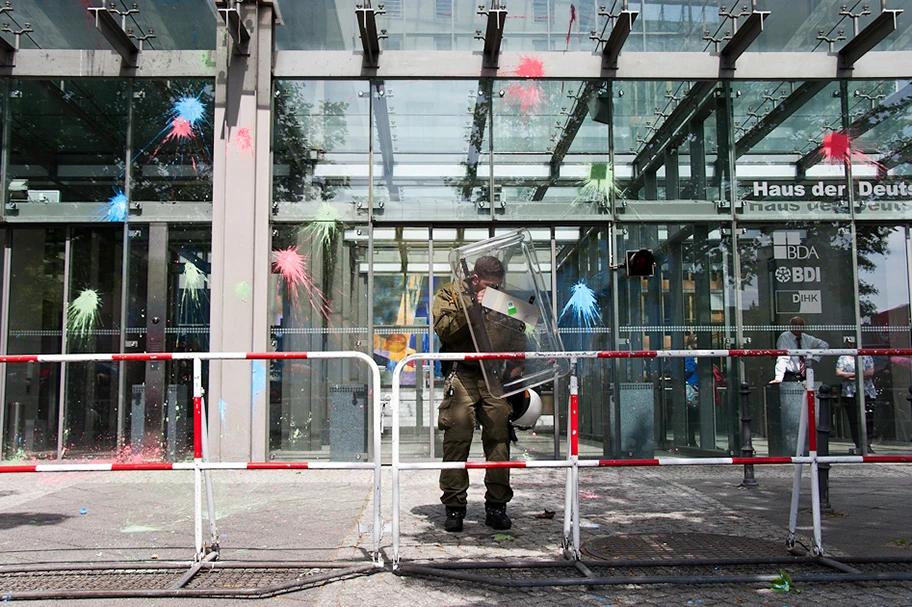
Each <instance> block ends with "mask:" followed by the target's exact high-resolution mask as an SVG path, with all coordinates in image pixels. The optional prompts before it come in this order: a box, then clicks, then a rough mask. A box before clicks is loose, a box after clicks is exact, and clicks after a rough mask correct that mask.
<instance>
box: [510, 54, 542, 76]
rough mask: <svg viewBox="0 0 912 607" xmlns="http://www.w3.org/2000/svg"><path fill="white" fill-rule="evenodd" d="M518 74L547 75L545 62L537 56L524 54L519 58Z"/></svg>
mask: <svg viewBox="0 0 912 607" xmlns="http://www.w3.org/2000/svg"><path fill="white" fill-rule="evenodd" d="M516 75H517V76H519V77H521V78H543V77H544V76H545V62H544V61H542V60H541V59H536V58H535V57H528V56H526V55H523V56H522V57H520V58H519V67H518V68H516Z"/></svg>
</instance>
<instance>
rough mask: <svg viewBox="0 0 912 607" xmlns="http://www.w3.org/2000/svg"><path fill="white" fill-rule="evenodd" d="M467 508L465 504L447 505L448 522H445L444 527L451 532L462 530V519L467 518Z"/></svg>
mask: <svg viewBox="0 0 912 607" xmlns="http://www.w3.org/2000/svg"><path fill="white" fill-rule="evenodd" d="M465 515H466V509H465V506H463V507H461V508H459V507H453V506H447V507H446V522H444V523H443V528H444V529H446V530H447V531H449V532H450V533H456V532H459V531H462V519H464V518H465Z"/></svg>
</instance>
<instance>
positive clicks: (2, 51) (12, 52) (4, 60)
mask: <svg viewBox="0 0 912 607" xmlns="http://www.w3.org/2000/svg"><path fill="white" fill-rule="evenodd" d="M14 65H16V47H15V46H13V45H12V44H10V43H9V42H8V41H7V39H6V38H3V37H2V36H0V67H13V66H14Z"/></svg>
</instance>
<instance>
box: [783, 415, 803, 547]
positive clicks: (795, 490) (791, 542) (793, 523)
mask: <svg viewBox="0 0 912 607" xmlns="http://www.w3.org/2000/svg"><path fill="white" fill-rule="evenodd" d="M806 437H807V407H801V412H800V413H799V415H798V446H797V447H796V448H795V457H803V456H804V441H805V438H806ZM800 497H801V464H800V463H799V464H795V479H794V482H793V483H792V506H791V509H790V510H789V534H788V539H787V540H786V544H787V545H788V547H789V549H791V548H794V547H795V532H796V530H797V529H798V500H799V498H800Z"/></svg>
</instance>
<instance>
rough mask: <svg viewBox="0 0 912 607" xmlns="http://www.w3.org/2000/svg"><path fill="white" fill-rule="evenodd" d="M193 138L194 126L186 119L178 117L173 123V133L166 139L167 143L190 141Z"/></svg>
mask: <svg viewBox="0 0 912 607" xmlns="http://www.w3.org/2000/svg"><path fill="white" fill-rule="evenodd" d="M191 137H193V125H192V124H190V121H189V120H187V119H186V118H183V117H182V116H178V117H177V118H175V119H174V120H173V121H172V122H171V132H170V133H168V136H167V137H165V141H171V140H178V139H190V138H191Z"/></svg>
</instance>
